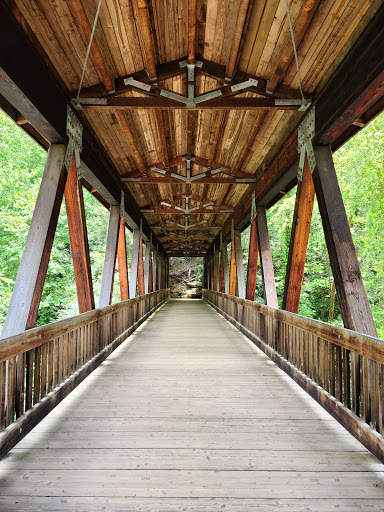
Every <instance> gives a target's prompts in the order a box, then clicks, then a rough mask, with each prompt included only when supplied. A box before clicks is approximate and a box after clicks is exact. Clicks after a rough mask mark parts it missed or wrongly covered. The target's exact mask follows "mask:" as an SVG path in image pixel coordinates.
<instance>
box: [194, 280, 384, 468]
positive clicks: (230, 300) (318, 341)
mask: <svg viewBox="0 0 384 512" xmlns="http://www.w3.org/2000/svg"><path fill="white" fill-rule="evenodd" d="M203 299H204V300H205V301H206V302H207V303H208V304H210V305H211V306H212V307H213V308H214V309H215V310H216V311H217V312H218V313H220V314H221V315H222V316H223V317H224V318H226V319H227V320H228V321H229V322H231V323H232V324H233V325H234V326H235V327H237V328H238V329H239V330H240V331H241V332H242V333H243V334H244V335H245V336H246V337H247V338H248V339H249V340H251V341H252V342H253V343H254V344H255V345H256V346H257V347H258V348H260V349H261V350H262V351H263V352H264V353H265V354H266V355H267V356H268V357H270V359H271V360H272V361H274V362H275V363H276V364H277V365H278V366H279V367H280V368H281V369H282V370H283V371H284V372H285V373H287V374H288V375H289V376H290V377H291V378H292V379H293V380H294V381H295V382H297V384H299V385H300V386H301V387H302V388H303V389H304V390H305V391H306V392H307V393H308V394H309V395H310V396H311V397H312V398H314V399H315V400H316V401H317V402H318V403H319V404H320V405H321V406H322V407H323V408H324V409H325V410H326V411H328V412H329V413H330V414H331V415H332V416H333V417H334V418H335V419H337V420H338V421H339V423H341V425H343V426H344V427H345V428H346V430H348V431H349V432H350V433H351V434H352V435H353V436H354V437H356V439H357V440H358V441H360V442H361V443H362V444H363V445H364V446H365V447H366V448H367V449H368V450H369V451H370V452H372V453H373V455H375V456H376V457H377V458H378V459H379V460H380V461H381V462H384V438H383V436H382V435H381V433H380V432H378V431H377V430H376V428H379V425H378V424H377V426H376V428H374V427H373V426H372V425H371V424H369V423H368V422H367V421H366V420H365V418H362V417H359V416H358V415H357V414H356V413H355V412H354V411H353V410H351V408H352V407H353V404H354V403H355V404H356V402H358V401H360V395H358V397H356V396H354V395H353V390H354V386H353V382H352V381H353V375H352V372H351V371H350V367H351V365H352V362H353V360H354V357H355V356H358V357H361V358H363V355H364V356H365V353H366V352H369V351H370V352H371V353H372V359H368V363H367V365H368V366H371V367H372V366H373V365H377V367H378V371H382V366H383V365H382V362H383V359H384V343H383V342H382V340H379V339H376V338H371V337H368V336H364V335H360V334H359V333H353V332H351V331H348V330H347V329H342V328H339V327H337V328H335V327H333V326H329V325H327V324H324V323H323V322H318V321H316V320H310V319H305V318H304V317H300V316H299V315H293V314H292V313H287V312H285V311H281V310H273V308H268V307H266V306H263V305H260V304H256V303H254V302H252V301H245V300H242V299H239V298H237V297H232V296H229V295H225V294H223V293H220V292H215V291H212V290H203ZM283 320H285V322H284V321H283ZM295 320H297V323H298V324H300V329H297V330H298V331H300V332H295V325H294V322H295ZM307 321H308V325H309V329H308V332H306V333H305V334H303V326H304V324H306V323H307ZM327 332H328V336H327ZM320 333H321V338H320V337H319V334H320ZM343 335H344V338H345V339H343ZM327 337H328V339H327ZM354 338H355V339H354ZM331 339H332V340H334V341H337V345H336V346H332V347H331V345H333V344H331V342H330V340H331ZM353 341H355V344H356V347H357V348H356V352H352V351H349V350H347V349H346V348H345V347H346V346H347V347H349V346H350V345H351V344H352V343H353ZM364 341H366V345H367V346H368V348H367V347H365V348H364ZM326 344H328V345H327V346H326ZM369 345H370V348H369ZM338 349H340V351H341V350H343V355H344V358H341V360H342V361H341V362H343V364H342V365H341V366H342V369H343V370H344V373H341V372H340V380H341V386H340V387H341V390H339V391H337V384H336V385H335V386H333V385H332V381H333V382H335V381H336V382H337V379H338V378H339V377H338V376H337V372H334V371H332V368H331V366H332V364H333V365H334V366H335V367H336V368H337V362H338V361H337V350H338ZM281 352H282V353H281ZM332 352H334V353H335V357H334V358H332V357H330V354H331V353H332ZM345 354H347V355H348V364H346V363H345V360H346V359H345ZM364 359H366V360H367V358H366V357H364ZM325 361H328V363H329V367H328V368H326V367H325V366H326V364H325ZM379 363H381V364H379ZM379 367H380V368H379ZM373 369H374V370H375V369H377V368H376V366H374V368H373ZM347 378H348V379H349V380H348V382H347V380H346V379H347ZM372 380H373V379H371V381H372ZM378 381H379V379H378ZM369 384H370V383H369V382H368V379H367V384H366V385H367V386H368V385H369ZM378 385H379V384H378ZM360 389H364V388H362V386H361V382H360V386H359V393H360V392H361V391H360ZM332 393H334V394H338V396H339V397H340V398H343V400H345V404H346V405H345V404H344V403H342V402H341V400H340V399H338V398H337V397H335V396H334V395H333V394H332ZM370 405H371V404H370ZM360 407H361V404H360ZM378 409H381V407H379V406H378ZM381 428H382V426H381Z"/></svg>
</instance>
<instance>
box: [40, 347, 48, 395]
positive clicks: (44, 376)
mask: <svg viewBox="0 0 384 512" xmlns="http://www.w3.org/2000/svg"><path fill="white" fill-rule="evenodd" d="M47 355H48V346H47V343H44V344H43V345H42V346H41V377H40V397H41V398H44V397H45V396H46V395H47Z"/></svg>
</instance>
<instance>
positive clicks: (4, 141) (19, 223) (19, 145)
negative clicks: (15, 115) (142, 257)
mask: <svg viewBox="0 0 384 512" xmlns="http://www.w3.org/2000/svg"><path fill="white" fill-rule="evenodd" d="M46 157H47V155H46V152H45V151H44V150H43V149H41V148H40V147H39V146H38V145H37V144H36V143H35V142H33V141H32V140H31V138H30V137H29V136H28V135H26V134H25V133H24V132H23V131H22V130H21V129H20V128H18V127H16V126H15V125H14V123H13V122H12V121H11V120H10V119H9V118H8V117H7V116H6V115H5V114H4V113H3V112H2V111H0V216H1V223H0V261H1V265H0V322H1V323H3V321H4V318H5V314H6V311H7V308H8V304H9V301H10V298H11V293H12V289H13V285H14V281H15V278H16V274H17V270H18V266H19V262H20V258H21V255H22V252H23V248H24V244H25V240H26V237H27V233H28V228H29V225H30V222H31V218H32V214H33V210H34V206H35V202H36V198H37V194H38V191H39V186H40V180H41V177H42V175H43V170H44V164H45V161H46ZM84 203H85V211H86V218H87V223H88V237H89V248H90V258H91V266H92V275H93V284H94V292H95V297H96V303H97V298H98V295H99V291H100V284H101V274H102V268H103V261H104V252H105V240H106V232H107V228H108V215H109V214H108V211H107V210H106V209H105V208H104V207H103V206H102V205H101V204H100V203H99V202H98V201H97V200H96V199H95V198H94V197H93V196H92V195H91V194H89V193H88V192H87V191H84ZM127 238H129V237H127ZM129 245H130V244H129ZM115 281H116V279H115ZM114 300H119V292H118V289H117V293H115V294H114ZM77 313H78V305H77V296H76V286H75V280H74V274H73V267H72V257H71V247H70V241H69V233H68V223H67V218H66V212H65V204H64V202H63V204H62V207H61V211H60V216H59V221H58V226H57V230H56V235H55V240H54V243H53V248H52V253H51V258H50V262H49V267H48V272H47V278H46V281H45V285H44V290H43V296H42V300H41V304H40V308H39V316H38V320H37V325H43V324H46V323H49V322H53V321H54V320H59V319H61V318H65V317H68V316H72V315H75V314H77Z"/></svg>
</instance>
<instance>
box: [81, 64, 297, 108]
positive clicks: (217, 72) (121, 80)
mask: <svg viewBox="0 0 384 512" xmlns="http://www.w3.org/2000/svg"><path fill="white" fill-rule="evenodd" d="M195 59H196V60H198V61H200V62H201V63H202V65H201V67H196V68H195V72H196V73H200V74H203V75H206V76H209V77H212V78H215V79H216V80H217V81H218V82H219V83H221V84H223V85H224V84H225V86H226V87H227V88H229V87H231V86H233V85H237V84H239V83H242V82H247V81H248V80H250V79H251V80H255V81H257V85H255V86H253V87H252V90H253V91H254V92H256V93H257V94H261V95H263V96H266V97H270V96H271V95H270V94H268V93H267V92H266V89H267V86H268V81H267V80H266V79H265V78H262V77H259V76H255V75H251V74H249V73H244V72H242V71H236V74H235V75H234V77H233V79H232V80H231V81H230V82H228V81H227V80H226V76H227V68H226V66H224V65H222V64H218V63H216V62H212V61H209V60H207V59H204V58H203V57H201V56H200V55H197V56H195ZM186 60H188V56H185V57H182V58H181V59H176V60H172V61H169V62H165V63H163V64H157V66H156V75H157V80H156V83H157V84H158V83H160V82H164V81H165V80H168V79H170V78H175V77H177V76H181V75H185V74H186V70H187V68H186V66H180V63H184V62H185V61H186ZM130 79H133V80H136V81H138V82H141V83H142V84H146V85H151V89H150V90H149V91H143V90H141V92H142V93H145V94H149V95H155V96H157V95H158V94H159V92H160V89H161V88H160V87H159V86H158V85H154V84H153V81H152V80H151V79H150V77H149V76H148V73H147V71H146V70H145V69H142V70H140V71H136V72H135V73H131V74H129V75H125V76H121V77H116V78H115V80H114V85H115V92H110V93H107V92H106V90H105V86H104V84H103V83H99V84H96V85H92V86H90V87H87V88H84V89H82V91H81V94H80V97H81V98H105V97H107V96H108V97H111V96H117V95H120V94H123V93H125V92H128V91H131V90H132V89H133V88H134V87H133V86H132V85H131V84H132V81H131V80H130ZM227 90H228V92H229V89H227ZM76 95H77V91H73V93H72V96H73V97H76ZM272 97H273V98H279V99H300V98H301V95H300V91H299V90H297V89H293V88H291V87H287V86H285V85H281V84H278V86H277V88H276V89H275V91H274V93H273V94H272Z"/></svg>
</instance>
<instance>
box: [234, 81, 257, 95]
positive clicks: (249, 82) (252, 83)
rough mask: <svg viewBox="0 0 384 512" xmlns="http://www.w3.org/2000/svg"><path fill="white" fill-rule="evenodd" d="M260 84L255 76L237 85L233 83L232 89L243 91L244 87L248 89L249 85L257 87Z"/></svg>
mask: <svg viewBox="0 0 384 512" xmlns="http://www.w3.org/2000/svg"><path fill="white" fill-rule="evenodd" d="M257 84H258V81H257V80H256V79H255V78H249V79H248V80H246V81H245V82H240V83H238V84H235V85H231V91H232V92H236V91H242V90H243V89H248V87H256V86H257Z"/></svg>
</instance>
